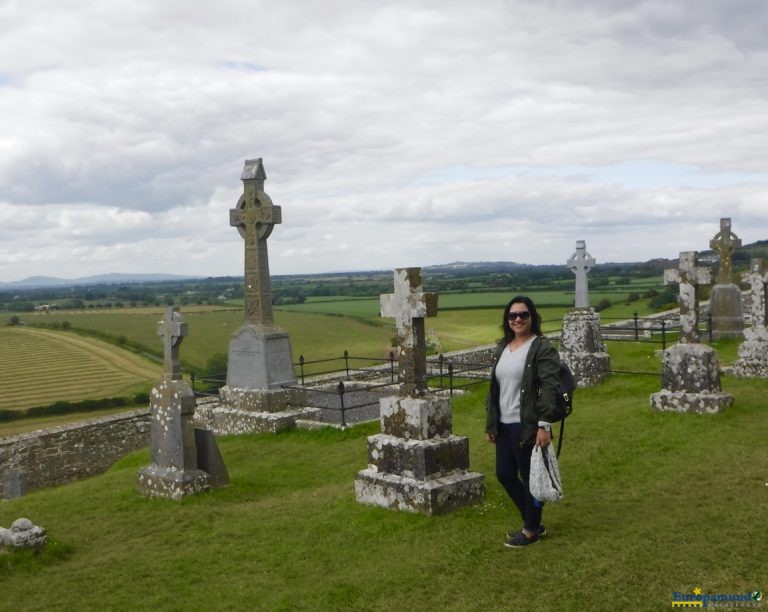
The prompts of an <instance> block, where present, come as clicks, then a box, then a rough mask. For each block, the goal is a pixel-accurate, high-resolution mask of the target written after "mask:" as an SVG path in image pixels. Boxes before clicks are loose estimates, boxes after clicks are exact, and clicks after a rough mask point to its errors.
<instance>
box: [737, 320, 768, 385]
mask: <svg viewBox="0 0 768 612" xmlns="http://www.w3.org/2000/svg"><path fill="white" fill-rule="evenodd" d="M744 338H745V340H744V342H742V343H741V345H740V346H739V358H738V359H737V360H736V361H735V362H734V364H733V374H734V376H739V377H741V378H768V330H766V329H765V328H764V327H759V328H757V329H754V328H753V329H745V330H744Z"/></svg>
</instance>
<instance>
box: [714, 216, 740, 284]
mask: <svg viewBox="0 0 768 612" xmlns="http://www.w3.org/2000/svg"><path fill="white" fill-rule="evenodd" d="M740 246H741V240H740V239H739V237H738V236H736V234H734V233H733V232H732V231H731V219H730V218H729V217H724V218H722V219H720V231H719V232H718V233H717V234H715V237H714V238H712V240H710V241H709V248H711V249H714V250H715V251H717V253H718V255H719V256H720V268H719V269H718V272H717V282H718V284H720V285H729V284H731V282H732V280H731V278H732V275H731V268H732V263H733V253H734V251H736V249H738V248H739V247H740Z"/></svg>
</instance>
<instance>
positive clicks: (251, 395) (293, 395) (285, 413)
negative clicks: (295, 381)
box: [195, 386, 316, 435]
mask: <svg viewBox="0 0 768 612" xmlns="http://www.w3.org/2000/svg"><path fill="white" fill-rule="evenodd" d="M219 394H220V397H221V400H220V401H219V402H215V403H206V404H202V405H200V406H198V407H197V410H196V411H195V421H196V422H197V423H199V424H201V425H203V426H205V427H206V428H208V429H210V430H211V431H213V432H214V433H215V434H218V435H222V434H244V433H277V432H278V431H282V430H283V429H290V428H292V427H294V426H295V425H296V419H297V418H312V417H313V416H314V414H315V413H316V411H315V410H313V409H307V408H305V407H304V405H305V403H306V393H305V392H304V391H303V390H301V389H272V390H267V389H264V390H260V389H242V388H232V387H229V386H227V387H222V388H221V389H219Z"/></svg>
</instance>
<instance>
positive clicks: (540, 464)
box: [528, 444, 563, 502]
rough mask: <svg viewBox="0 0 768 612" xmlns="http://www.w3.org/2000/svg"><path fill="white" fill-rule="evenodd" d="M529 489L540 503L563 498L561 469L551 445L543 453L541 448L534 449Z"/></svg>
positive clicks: (535, 447)
mask: <svg viewBox="0 0 768 612" xmlns="http://www.w3.org/2000/svg"><path fill="white" fill-rule="evenodd" d="M528 488H529V489H530V491H531V495H533V497H534V498H536V499H538V500H539V501H548V502H556V501H558V500H559V499H561V498H562V497H563V485H562V483H561V482H560V469H559V468H558V466H557V456H556V455H555V451H554V450H553V449H552V445H551V444H548V445H547V446H546V447H545V448H544V451H543V452H542V449H541V447H539V446H534V447H533V452H532V453H531V473H530V476H529V477H528Z"/></svg>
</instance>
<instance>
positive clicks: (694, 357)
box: [651, 251, 733, 414]
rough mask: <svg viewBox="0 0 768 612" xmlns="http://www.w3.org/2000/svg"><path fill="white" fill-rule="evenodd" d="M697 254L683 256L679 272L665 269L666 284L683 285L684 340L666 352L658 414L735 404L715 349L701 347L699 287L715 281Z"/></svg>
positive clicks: (710, 410)
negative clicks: (725, 386)
mask: <svg viewBox="0 0 768 612" xmlns="http://www.w3.org/2000/svg"><path fill="white" fill-rule="evenodd" d="M697 263H698V254H697V253H696V252H695V251H686V252H682V253H680V260H679V267H678V269H677V270H665V271H664V281H665V282H666V283H667V284H672V283H677V284H679V286H680V341H679V342H678V343H677V344H674V345H673V346H671V347H670V348H668V349H667V350H665V351H664V355H663V363H662V372H661V386H662V389H661V391H660V392H658V393H654V394H652V395H651V406H652V407H653V408H654V409H655V410H658V411H662V412H664V411H671V412H699V413H710V414H711V413H716V412H721V411H723V410H725V409H726V408H728V407H729V406H730V405H731V404H732V403H733V396H731V395H727V394H725V393H722V391H721V387H720V364H719V362H718V359H717V353H716V352H715V350H714V349H713V348H712V347H709V346H704V345H702V344H699V343H698V341H699V330H698V312H699V293H698V288H699V285H702V284H707V283H710V282H711V279H712V277H711V273H710V270H709V269H707V268H699V267H698V266H697Z"/></svg>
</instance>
